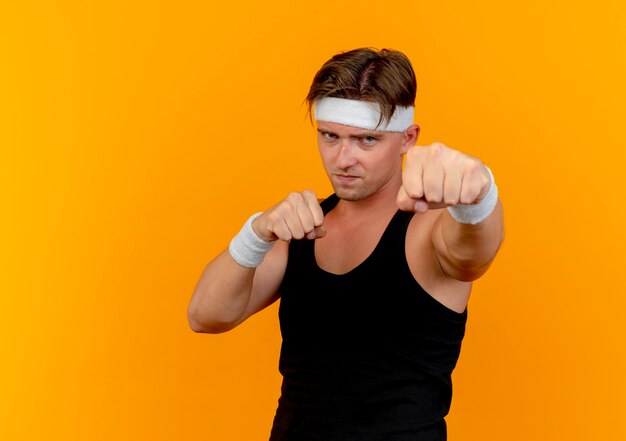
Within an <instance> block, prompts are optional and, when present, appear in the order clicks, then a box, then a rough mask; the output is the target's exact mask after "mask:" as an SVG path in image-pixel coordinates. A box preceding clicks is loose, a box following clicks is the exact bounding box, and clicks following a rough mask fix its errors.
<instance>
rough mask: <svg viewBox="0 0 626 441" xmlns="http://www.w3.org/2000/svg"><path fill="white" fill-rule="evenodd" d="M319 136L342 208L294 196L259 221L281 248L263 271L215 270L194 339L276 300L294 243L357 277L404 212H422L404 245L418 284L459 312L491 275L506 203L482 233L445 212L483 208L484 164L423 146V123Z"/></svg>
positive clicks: (200, 299)
mask: <svg viewBox="0 0 626 441" xmlns="http://www.w3.org/2000/svg"><path fill="white" fill-rule="evenodd" d="M317 130H318V134H317V142H318V147H319V152H320V157H321V160H322V164H323V166H324V169H325V170H326V173H327V175H328V177H329V179H330V182H331V184H332V186H333V189H334V191H335V193H336V194H337V195H338V196H339V198H340V201H339V203H338V204H337V206H336V207H335V208H334V209H333V210H331V211H330V212H329V213H328V214H327V215H326V216H324V215H323V213H322V210H321V207H320V206H319V203H318V199H317V197H316V195H315V194H314V193H313V192H312V191H304V192H294V193H291V194H289V195H288V196H287V197H286V198H285V199H284V200H282V201H280V202H279V203H277V204H276V205H274V206H273V207H271V208H269V209H268V210H266V211H265V212H264V213H263V214H262V215H261V216H259V217H258V218H256V219H255V221H254V222H253V223H252V228H253V230H254V232H255V233H256V234H257V235H258V236H259V237H260V238H261V239H263V240H265V241H267V242H275V245H274V247H273V248H272V249H271V250H270V251H269V252H268V253H267V255H266V256H265V258H264V260H263V262H262V264H261V265H260V266H259V267H258V268H256V269H254V268H245V267H243V266H241V265H239V264H237V263H236V262H235V261H234V260H233V259H232V257H231V256H230V253H229V252H228V250H224V251H223V252H222V253H221V254H220V255H219V256H217V257H216V258H215V259H214V260H213V261H212V262H210V263H209V264H208V265H207V267H206V268H205V269H204V271H203V273H202V275H201V277H200V280H199V281H198V284H197V285H196V288H195V291H194V294H193V296H192V299H191V302H190V304H189V310H188V318H189V323H190V326H191V328H192V329H193V330H194V331H196V332H208V333H218V332H224V331H227V330H229V329H232V328H234V327H236V326H237V325H239V324H240V323H242V322H243V321H244V320H246V319H247V318H248V317H250V316H251V315H252V314H254V313H256V312H258V311H260V310H261V309H263V308H265V307H267V306H268V305H270V304H272V303H273V302H274V301H276V300H277V299H278V298H279V296H280V294H279V293H278V288H279V286H280V284H281V282H282V279H283V277H284V274H285V268H286V265H287V257H288V243H289V241H290V240H315V241H316V242H315V247H314V249H315V258H316V261H317V263H318V265H319V266H320V268H322V269H324V270H325V271H328V272H331V273H335V274H345V273H347V272H349V271H351V270H352V269H354V268H355V267H356V266H358V265H359V264H360V263H361V262H363V261H364V260H365V259H366V258H367V257H368V256H369V255H370V254H371V253H372V251H373V250H374V248H375V247H376V245H377V243H378V241H379V240H380V237H381V236H382V234H383V232H384V230H385V228H386V226H387V225H388V223H389V221H390V220H391V218H392V217H393V215H394V214H395V212H396V211H397V210H398V208H400V209H402V210H405V211H414V212H416V215H415V216H413V219H412V221H411V223H410V225H409V228H408V231H407V236H406V244H405V251H406V256H407V262H408V264H409V268H410V269H411V272H412V274H413V276H414V277H415V279H416V280H417V281H418V282H419V283H420V285H421V286H422V287H423V288H424V289H425V290H426V292H428V293H429V294H430V295H431V296H432V297H433V298H435V299H436V300H438V301H439V302H441V303H442V304H443V305H445V306H446V307H448V308H450V309H451V310H453V311H456V312H459V313H460V312H462V311H463V310H464V309H465V308H466V306H467V302H468V299H469V295H470V291H471V285H472V283H471V282H472V281H473V280H476V279H477V278H479V277H480V276H481V275H482V274H484V273H485V271H486V270H487V269H488V268H489V265H490V264H491V262H492V261H493V259H494V257H495V255H496V253H497V251H498V249H499V247H500V244H501V242H502V239H503V220H502V206H501V203H500V201H498V203H497V205H496V208H495V209H494V211H493V212H492V213H491V214H490V215H489V216H488V217H487V218H486V219H485V220H483V221H482V222H480V223H479V224H477V225H464V224H460V223H459V222H457V221H455V220H454V219H453V218H452V216H451V215H450V214H449V213H448V211H447V210H444V209H441V208H443V207H447V206H450V205H455V204H457V203H468V204H470V203H478V202H479V201H480V200H481V199H482V198H483V197H484V196H485V195H486V194H487V192H488V190H489V187H490V185H491V183H490V178H489V174H488V172H487V170H486V168H485V166H484V165H483V164H482V162H481V161H480V160H478V159H477V158H473V157H471V156H469V155H466V154H464V153H461V152H460V151H457V150H454V149H451V148H449V147H447V146H445V145H443V144H440V143H435V144H432V145H430V146H424V147H422V146H415V145H414V144H415V142H416V140H417V137H418V135H419V127H418V126H416V125H413V126H411V127H409V128H408V129H407V130H406V131H405V132H403V133H389V132H377V131H371V130H364V129H359V128H355V127H351V126H346V125H342V124H335V123H329V122H319V123H318V127H317ZM405 155H406V161H405V167H404V170H403V169H402V161H403V157H404V156H405Z"/></svg>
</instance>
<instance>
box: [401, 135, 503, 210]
mask: <svg viewBox="0 0 626 441" xmlns="http://www.w3.org/2000/svg"><path fill="white" fill-rule="evenodd" d="M490 185H491V178H490V176H489V172H488V171H487V168H486V167H485V166H484V165H483V163H482V162H481V161H480V160H479V159H477V158H474V157H472V156H469V155H466V154H464V153H461V152H459V151H457V150H453V149H451V148H449V147H446V146H445V145H443V144H440V143H434V144H431V145H429V146H427V147H421V146H415V147H411V148H410V149H409V151H408V152H407V154H406V162H405V167H404V171H403V172H402V187H401V188H400V191H399V192H398V199H397V202H398V208H400V209H401V210H404V211H417V212H421V213H423V212H425V211H427V210H428V209H430V208H443V207H449V206H452V205H456V204H459V203H460V204H477V203H478V202H480V201H481V200H482V198H484V197H485V195H486V194H487V192H488V191H489V186H490Z"/></svg>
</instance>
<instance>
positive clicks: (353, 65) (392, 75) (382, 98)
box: [305, 48, 417, 124]
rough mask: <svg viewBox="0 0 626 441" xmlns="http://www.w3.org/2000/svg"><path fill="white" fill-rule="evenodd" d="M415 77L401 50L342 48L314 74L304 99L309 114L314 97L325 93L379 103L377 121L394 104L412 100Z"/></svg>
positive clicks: (389, 112)
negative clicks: (344, 50) (341, 50)
mask: <svg viewBox="0 0 626 441" xmlns="http://www.w3.org/2000/svg"><path fill="white" fill-rule="evenodd" d="M416 91H417V81H416V80H415V72H414V71H413V66H412V65H411V62H410V61H409V59H408V58H407V56H406V55H404V54H403V53H402V52H400V51H395V50H392V49H381V50H377V49H373V48H361V49H354V50H351V51H348V52H342V53H339V54H337V55H335V56H334V57H332V58H331V59H330V60H328V61H327V62H326V63H324V65H323V66H322V67H321V69H320V70H319V71H318V72H317V73H316V74H315V77H314V78H313V82H312V83H311V88H310V89H309V94H308V95H307V97H306V99H305V102H306V103H307V105H308V112H309V117H310V116H311V109H312V107H313V104H314V103H315V101H316V100H318V99H320V98H325V97H333V98H345V99H353V100H360V101H370V102H375V103H378V105H379V106H380V113H381V117H380V121H378V124H381V123H382V122H383V121H389V120H390V119H391V117H392V116H393V113H394V112H395V110H396V106H402V107H409V106H412V105H413V104H414V102H415V93H416Z"/></svg>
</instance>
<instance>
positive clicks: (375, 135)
mask: <svg viewBox="0 0 626 441" xmlns="http://www.w3.org/2000/svg"><path fill="white" fill-rule="evenodd" d="M317 131H318V132H319V133H321V134H322V135H323V134H325V133H328V134H329V135H337V133H335V132H333V131H332V130H325V129H320V128H319V127H318V128H317ZM349 136H350V138H353V139H358V138H365V137H366V136H371V137H372V138H376V139H379V138H380V137H381V136H382V135H381V134H380V133H379V132H371V131H365V132H362V133H357V134H355V135H349Z"/></svg>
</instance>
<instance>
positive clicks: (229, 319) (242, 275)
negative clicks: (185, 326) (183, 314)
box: [188, 250, 255, 333]
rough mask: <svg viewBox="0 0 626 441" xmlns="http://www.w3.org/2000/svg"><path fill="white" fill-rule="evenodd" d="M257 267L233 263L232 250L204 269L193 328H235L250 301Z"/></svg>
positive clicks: (192, 308)
mask: <svg viewBox="0 0 626 441" xmlns="http://www.w3.org/2000/svg"><path fill="white" fill-rule="evenodd" d="M254 273H255V268H246V267H244V266H241V265H239V264H238V263H237V262H235V261H234V260H233V258H232V257H231V255H230V253H229V252H228V250H225V251H224V252H222V253H221V254H220V255H219V256H217V257H216V258H215V259H214V260H213V261H212V262H211V263H209V264H208V265H207V266H206V268H205V269H204V271H203V273H202V275H201V277H200V280H199V281H198V284H197V285H196V288H195V290H194V293H193V296H192V298H191V301H190V303H189V308H188V318H189V325H190V326H191V328H192V329H193V330H194V331H196V332H209V333H217V332H224V331H227V330H229V329H231V328H232V327H233V326H234V325H235V324H236V323H237V321H238V320H239V319H240V318H241V317H242V316H243V314H244V313H245V311H246V307H247V305H248V302H249V300H250V294H251V291H252V281H253V279H254Z"/></svg>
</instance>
